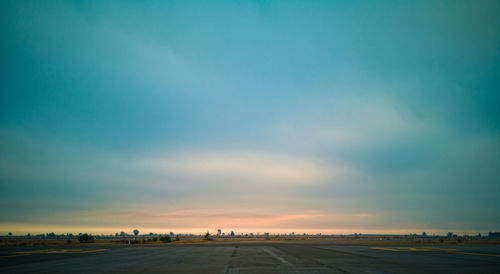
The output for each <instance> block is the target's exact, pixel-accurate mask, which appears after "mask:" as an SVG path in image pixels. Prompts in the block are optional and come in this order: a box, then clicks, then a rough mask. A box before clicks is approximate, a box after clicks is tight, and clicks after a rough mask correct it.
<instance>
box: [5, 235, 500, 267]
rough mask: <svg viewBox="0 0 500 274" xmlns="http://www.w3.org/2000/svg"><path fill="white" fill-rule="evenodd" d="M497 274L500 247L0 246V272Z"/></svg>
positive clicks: (314, 244) (271, 244) (273, 244)
mask: <svg viewBox="0 0 500 274" xmlns="http://www.w3.org/2000/svg"><path fill="white" fill-rule="evenodd" d="M26 272H37V273H38V272H63V273H69V272H71V273H110V272H114V273H116V272H120V273H127V272H128V273H137V272H155V273H158V272H163V273H500V246H498V245H485V246H441V247H437V246H414V247H409V246H383V245H367V246H352V245H339V244H335V243H328V242H326V243H324V242H323V243H322V242H308V241H304V242H301V243H298V242H283V243H279V242H254V243H251V242H250V243H209V244H178V245H131V246H123V245H109V246H104V245H103V246H95V245H82V246H66V247H33V246H30V247H28V246H26V247H9V246H3V247H0V273H26Z"/></svg>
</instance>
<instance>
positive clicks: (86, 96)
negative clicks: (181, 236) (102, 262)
mask: <svg viewBox="0 0 500 274" xmlns="http://www.w3.org/2000/svg"><path fill="white" fill-rule="evenodd" d="M499 3H500V2H498V1H362V2H357V1H224V2H222V1H74V2H73V1H1V2H0V29H1V37H2V38H1V43H0V49H1V50H0V54H1V56H0V60H1V63H0V64H1V74H0V90H1V94H0V189H1V192H0V193H1V199H0V234H5V233H7V232H13V233H14V234H15V235H24V234H26V233H28V232H29V233H32V234H33V233H41V232H43V233H45V232H56V233H78V232H90V233H94V234H100V233H113V234H114V233H115V232H119V231H125V232H128V233H131V232H132V230H133V229H135V228H137V229H139V230H140V231H141V233H143V232H144V233H149V232H156V233H163V232H170V231H173V232H175V233H187V232H189V233H204V232H206V231H207V230H208V231H211V232H213V231H215V230H216V229H217V228H221V229H222V230H223V231H225V232H227V231H231V230H234V231H235V232H236V233H250V232H253V233H257V232H260V233H264V232H271V233H290V232H295V233H319V232H321V233H355V232H357V233H421V232H423V231H426V232H427V233H428V234H429V233H431V234H432V233H441V234H442V233H445V232H447V231H453V232H455V233H458V234H463V233H464V232H467V233H470V234H471V233H478V232H481V233H485V232H488V231H495V230H496V231H498V230H500V199H499V197H500V4H499Z"/></svg>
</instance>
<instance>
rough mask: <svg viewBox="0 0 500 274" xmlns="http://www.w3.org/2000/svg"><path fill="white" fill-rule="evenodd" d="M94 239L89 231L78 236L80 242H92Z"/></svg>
mask: <svg viewBox="0 0 500 274" xmlns="http://www.w3.org/2000/svg"><path fill="white" fill-rule="evenodd" d="M94 239H95V238H94V236H91V235H88V234H87V233H84V234H82V235H80V236H78V241H79V242H80V243H92V242H94Z"/></svg>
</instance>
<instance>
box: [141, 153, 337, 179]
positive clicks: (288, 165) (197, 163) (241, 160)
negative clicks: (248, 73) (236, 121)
mask: <svg viewBox="0 0 500 274" xmlns="http://www.w3.org/2000/svg"><path fill="white" fill-rule="evenodd" d="M138 165H139V166H140V167H142V168H144V169H146V170H150V171H152V172H156V173H159V174H164V175H170V176H177V177H179V176H180V177H187V178H200V177H201V178H211V179H216V178H237V179H238V180H239V181H247V182H248V181H250V182H253V183H281V184H314V183H321V182H324V181H325V180H327V179H332V178H335V177H338V176H340V175H341V174H342V170H341V169H339V168H332V166H327V165H326V164H325V163H324V162H321V161H318V160H315V159H311V158H306V157H298V156H291V155H286V154H285V155H282V154H271V153H259V152H254V151H208V150H203V149H201V150H191V151H181V152H177V153H172V154H170V155H166V156H163V157H152V158H145V159H140V160H139V161H138Z"/></svg>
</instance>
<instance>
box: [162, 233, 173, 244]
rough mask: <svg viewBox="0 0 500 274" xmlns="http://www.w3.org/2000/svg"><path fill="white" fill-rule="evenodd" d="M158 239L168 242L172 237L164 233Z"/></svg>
mask: <svg viewBox="0 0 500 274" xmlns="http://www.w3.org/2000/svg"><path fill="white" fill-rule="evenodd" d="M160 241H162V242H164V243H170V242H171V241H172V239H171V238H170V236H168V235H165V236H162V237H160Z"/></svg>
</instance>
